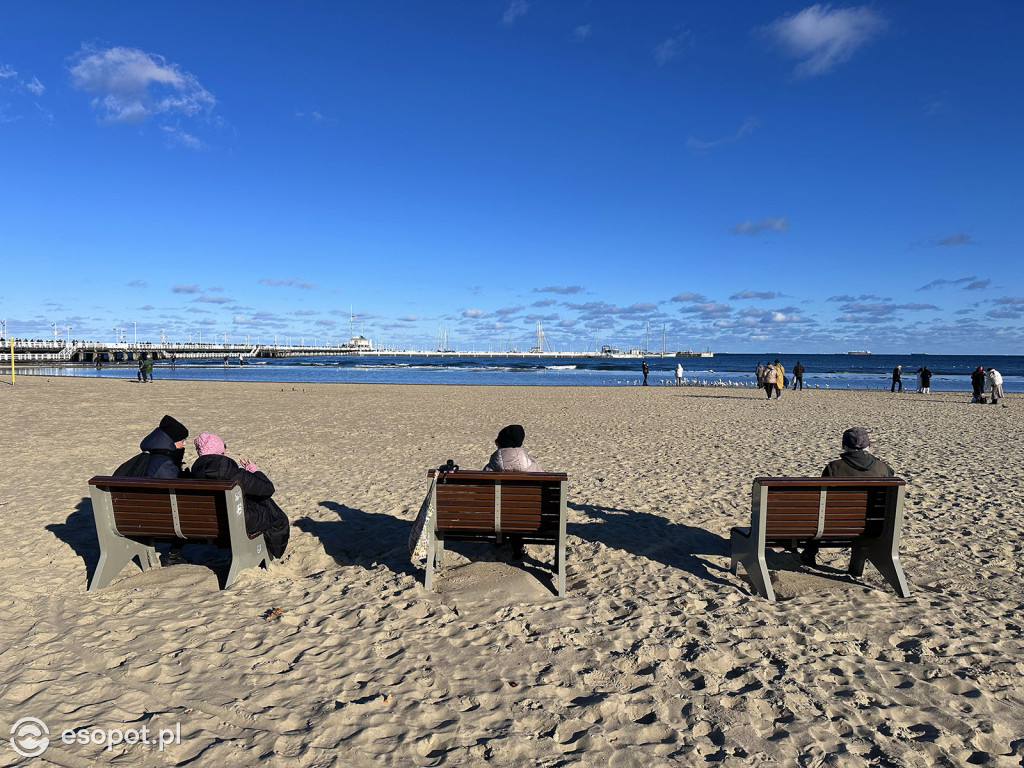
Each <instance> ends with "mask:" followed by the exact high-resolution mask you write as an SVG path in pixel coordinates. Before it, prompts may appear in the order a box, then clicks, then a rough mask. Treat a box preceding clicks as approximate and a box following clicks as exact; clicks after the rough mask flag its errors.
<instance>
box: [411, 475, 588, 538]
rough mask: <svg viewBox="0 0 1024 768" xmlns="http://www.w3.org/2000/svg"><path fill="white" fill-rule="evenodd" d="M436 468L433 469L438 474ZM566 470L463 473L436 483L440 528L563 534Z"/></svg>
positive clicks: (437, 523) (437, 518)
mask: <svg viewBox="0 0 1024 768" xmlns="http://www.w3.org/2000/svg"><path fill="white" fill-rule="evenodd" d="M435 472H436V470H430V471H428V472H427V476H428V477H433V476H434V474H435ZM568 479H569V477H568V475H567V474H565V473H564V472H463V471H461V470H460V471H458V472H454V473H451V474H447V475H446V476H445V477H444V478H443V479H441V480H438V482H437V485H436V486H435V494H436V496H435V501H436V504H437V507H436V509H437V514H436V518H435V519H436V521H437V522H436V527H437V530H439V531H452V532H458V531H466V532H469V531H497V532H504V533H516V532H529V533H534V534H550V535H551V536H558V533H559V528H560V521H561V518H562V515H563V514H564V497H563V484H564V483H566V482H567V481H568Z"/></svg>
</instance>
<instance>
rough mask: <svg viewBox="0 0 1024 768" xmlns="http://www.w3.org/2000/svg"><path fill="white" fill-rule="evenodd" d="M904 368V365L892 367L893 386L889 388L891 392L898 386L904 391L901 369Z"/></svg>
mask: <svg viewBox="0 0 1024 768" xmlns="http://www.w3.org/2000/svg"><path fill="white" fill-rule="evenodd" d="M902 369H903V366H902V365H897V366H896V367H895V368H893V369H892V387H890V389H889V391H890V392H895V391H896V387H899V388H900V389H899V391H900V392H902V391H903V379H902V378H900V371H901V370H902Z"/></svg>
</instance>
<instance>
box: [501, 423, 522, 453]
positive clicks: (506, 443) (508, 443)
mask: <svg viewBox="0 0 1024 768" xmlns="http://www.w3.org/2000/svg"><path fill="white" fill-rule="evenodd" d="M525 439H526V430H525V429H523V428H522V427H521V426H519V425H518V424H509V425H508V426H507V427H505V428H504V429H502V430H501V432H499V433H498V439H497V440H495V441H494V442H495V443H496V444H497V446H498V447H499V448H521V447H522V445H523V440H525Z"/></svg>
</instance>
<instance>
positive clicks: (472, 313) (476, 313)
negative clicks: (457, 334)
mask: <svg viewBox="0 0 1024 768" xmlns="http://www.w3.org/2000/svg"><path fill="white" fill-rule="evenodd" d="M462 316H463V317H471V318H472V317H483V316H484V311H483V310H482V309H467V310H465V311H464V312H463V313H462Z"/></svg>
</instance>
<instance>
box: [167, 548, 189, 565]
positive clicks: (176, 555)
mask: <svg viewBox="0 0 1024 768" xmlns="http://www.w3.org/2000/svg"><path fill="white" fill-rule="evenodd" d="M164 565H188V560H186V559H185V556H184V555H183V554H181V552H177V551H175V550H171V551H170V552H168V553H167V554H166V555H164Z"/></svg>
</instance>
